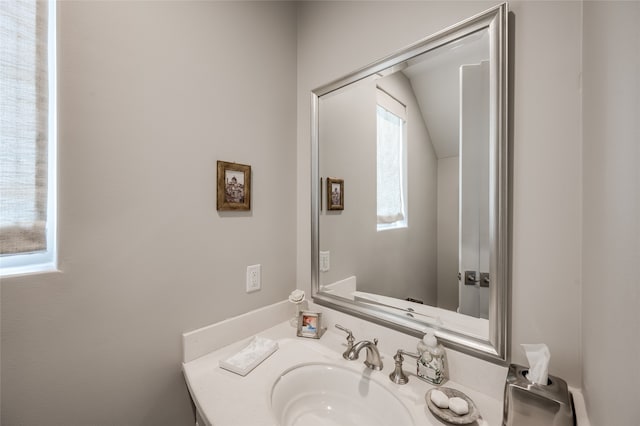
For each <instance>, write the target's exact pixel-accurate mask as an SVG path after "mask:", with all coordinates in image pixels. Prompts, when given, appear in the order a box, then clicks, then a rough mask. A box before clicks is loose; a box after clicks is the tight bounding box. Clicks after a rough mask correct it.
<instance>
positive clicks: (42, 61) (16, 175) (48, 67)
mask: <svg viewBox="0 0 640 426" xmlns="http://www.w3.org/2000/svg"><path fill="white" fill-rule="evenodd" d="M55 40H56V38H55V1H53V0H49V1H33V0H28V1H0V274H2V275H9V274H14V273H25V272H36V271H42V270H51V269H54V268H55V262H56V253H55V246H56V243H55V230H56V221H55V197H56V194H55V175H56V173H55V172H56V171H55V164H56V161H55V135H56V119H55V89H56V84H55V82H56V79H55V69H56V67H55Z"/></svg>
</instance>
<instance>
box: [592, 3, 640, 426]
mask: <svg viewBox="0 0 640 426" xmlns="http://www.w3.org/2000/svg"><path fill="white" fill-rule="evenodd" d="M638 22H640V2H585V4H584V22H583V33H584V47H583V51H584V56H583V65H584V73H583V88H584V89H583V90H584V92H583V93H584V104H583V108H584V117H583V123H584V124H583V134H584V145H583V152H582V158H583V166H582V169H583V176H584V179H583V188H582V194H583V202H582V203H583V213H582V214H583V226H582V229H583V242H582V251H583V261H582V277H583V279H582V362H583V368H582V378H583V387H584V394H585V396H586V402H587V406H588V407H589V417H590V419H591V424H593V425H594V426H597V425H631V424H637V423H638V418H640V406H639V405H638V392H637V389H636V388H637V386H638V383H639V382H640V366H639V365H640V364H639V363H638V360H639V359H640V309H639V308H638V306H639V305H640V286H639V285H638V263H639V261H640V242H639V241H640V219H639V218H640V172H639V171H638V170H639V168H638V163H639V162H640V124H639V123H640V26H638Z"/></svg>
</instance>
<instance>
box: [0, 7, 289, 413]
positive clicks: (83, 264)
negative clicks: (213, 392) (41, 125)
mask: <svg viewBox="0 0 640 426" xmlns="http://www.w3.org/2000/svg"><path fill="white" fill-rule="evenodd" d="M295 20H296V14H295V6H293V5H292V4H288V3H279V2H276V3H269V2H255V3H248V2H238V3H231V2H228V3H221V2H184V1H180V2H67V1H65V2H60V4H59V25H58V28H59V73H58V74H59V78H60V81H59V101H60V105H59V119H60V124H59V127H60V132H59V161H60V168H59V169H60V179H59V187H60V194H59V195H60V197H59V199H60V205H59V218H60V224H59V237H60V268H61V270H62V272H61V273H56V274H41V275H32V276H23V277H19V278H7V279H3V281H2V398H3V401H2V402H3V403H2V409H3V410H2V421H3V423H4V424H5V425H30V426H31V425H66V426H68V425H89V424H91V425H125V424H128V425H171V426H175V425H192V424H193V413H192V411H191V406H190V402H189V398H188V393H187V390H186V386H185V384H184V380H183V378H182V374H181V370H180V362H181V358H182V357H181V355H182V353H181V340H180V338H181V333H182V332H184V331H189V330H193V329H195V328H198V327H201V326H204V325H208V324H211V323H214V322H217V321H220V320H223V319H225V318H228V317H231V316H234V315H238V314H240V313H243V312H246V311H249V310H251V309H255V308H257V307H260V306H264V305H267V304H270V303H274V302H276V301H280V300H283V299H285V298H286V296H287V294H288V293H289V292H290V291H291V290H292V289H293V288H294V287H295V263H294V261H295V244H296V240H295V232H296V229H295V226H294V225H293V224H294V223H295V220H296V219H295V218H296V211H295V201H294V198H295V179H296V174H295V169H296V168H295V165H294V162H295V161H296V156H295V150H296V144H295V137H296V133H295V126H296V123H295V120H294V119H293V118H294V117H295V114H296V109H295V104H296V95H295V93H296V92H295V91H296V87H295V84H293V83H292V82H293V81H295V79H296V26H295ZM216 160H225V161H236V162H239V163H244V164H250V165H251V166H252V171H253V188H252V190H253V191H252V193H253V199H252V209H251V212H249V213H218V212H217V211H216V186H215V185H216ZM257 263H259V264H261V265H262V285H263V290H262V291H260V292H257V293H252V294H245V292H244V285H245V283H244V280H245V268H246V266H247V265H252V264H257Z"/></svg>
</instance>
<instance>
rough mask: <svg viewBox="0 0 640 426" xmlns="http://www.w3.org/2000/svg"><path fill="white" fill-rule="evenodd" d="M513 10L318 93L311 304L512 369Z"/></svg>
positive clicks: (494, 12) (441, 35)
mask: <svg viewBox="0 0 640 426" xmlns="http://www.w3.org/2000/svg"><path fill="white" fill-rule="evenodd" d="M506 53H507V5H506V3H505V4H502V5H499V6H496V7H494V8H492V9H490V10H488V11H486V12H483V13H481V14H479V15H477V16H474V17H471V18H469V19H467V20H465V21H463V22H461V23H459V24H457V25H455V26H452V27H450V28H447V29H444V30H443V31H440V32H438V33H436V34H434V35H432V36H429V37H427V38H425V39H423V40H421V41H419V42H417V43H415V44H413V45H411V46H409V47H407V48H405V49H403V50H401V51H399V52H397V53H395V54H393V55H391V56H389V57H386V58H384V59H382V60H380V61H378V62H375V63H373V64H371V65H369V66H367V67H365V68H362V69H360V70H358V71H355V72H354V73H352V74H350V75H348V76H346V77H344V78H342V79H339V80H337V81H334V82H332V83H329V84H327V85H325V86H322V87H320V88H318V89H317V90H314V92H313V107H312V114H313V119H312V170H311V172H312V179H311V181H312V206H311V207H312V249H311V252H312V293H313V299H314V301H315V302H316V303H318V304H321V305H324V306H329V307H332V308H334V309H338V310H341V311H344V312H348V313H351V314H354V315H357V316H360V317H363V318H366V319H369V320H372V321H375V322H378V323H382V324H384V325H386V326H389V327H393V328H395V329H398V330H400V331H403V332H406V333H410V334H413V335H416V336H420V335H422V334H423V333H424V332H425V331H427V330H428V329H434V330H435V331H436V334H437V335H438V337H439V338H440V339H441V340H442V341H443V342H444V343H445V344H446V345H448V346H449V347H452V348H454V349H458V350H462V351H465V352H467V353H471V354H474V355H477V356H480V357H483V358H485V359H490V360H493V361H496V362H505V361H506V360H507V357H508V354H507V334H508V333H507V330H508V324H507V322H508V312H509V307H508V298H509V287H510V286H509V281H508V280H509V258H508V257H509V252H508V241H509V239H508V235H507V233H508V204H507V195H508V165H507V158H508V155H507V148H508V145H507V139H508V137H507V116H506V114H507V104H506V103H507V58H506Z"/></svg>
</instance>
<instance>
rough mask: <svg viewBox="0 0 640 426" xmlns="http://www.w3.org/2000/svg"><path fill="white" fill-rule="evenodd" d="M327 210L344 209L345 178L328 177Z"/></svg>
mask: <svg viewBox="0 0 640 426" xmlns="http://www.w3.org/2000/svg"><path fill="white" fill-rule="evenodd" d="M327 210H344V180H343V179H335V178H330V177H328V178H327Z"/></svg>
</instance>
